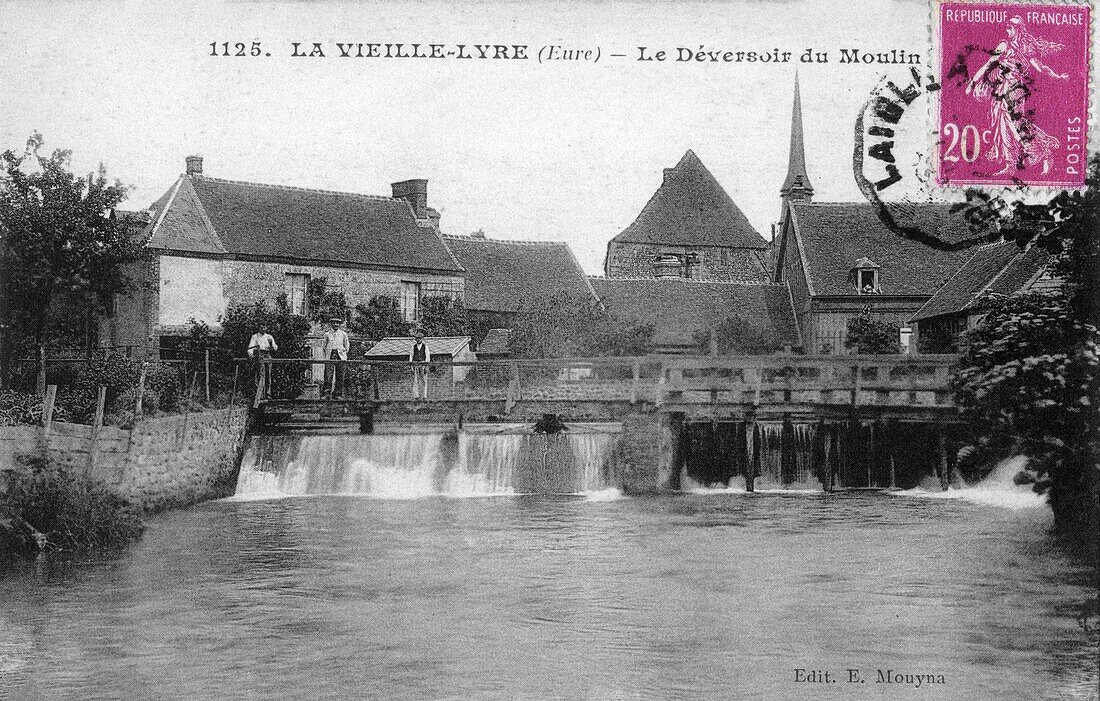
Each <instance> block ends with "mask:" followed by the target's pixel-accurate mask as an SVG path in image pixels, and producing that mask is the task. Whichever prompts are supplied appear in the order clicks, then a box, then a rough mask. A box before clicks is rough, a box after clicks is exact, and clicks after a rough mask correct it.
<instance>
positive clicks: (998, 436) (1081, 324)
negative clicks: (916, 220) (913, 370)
mask: <svg viewBox="0 0 1100 701" xmlns="http://www.w3.org/2000/svg"><path fill="white" fill-rule="evenodd" d="M1086 184H1087V188H1086V189H1085V190H1084V191H1078V192H1065V191H1063V192H1060V193H1058V194H1056V195H1055V196H1054V197H1052V198H1051V199H1050V200H1049V201H1048V202H1045V203H1027V202H1015V203H1011V204H1009V203H1007V202H1006V201H1005V200H1003V199H1001V198H1000V197H993V196H990V195H988V194H986V193H980V192H974V193H969V196H968V200H969V209H968V212H967V215H968V216H969V217H971V218H972V219H975V220H978V221H982V222H984V223H985V224H986V225H987V226H989V227H991V228H993V229H996V230H999V231H1000V232H1001V233H1003V235H1004V237H1005V238H1007V239H1010V240H1015V241H1016V242H1017V243H1018V244H1020V245H1021V246H1025V245H1028V244H1031V245H1034V246H1038V247H1040V248H1042V249H1043V250H1046V251H1048V252H1050V253H1051V254H1052V255H1053V260H1052V263H1051V271H1052V272H1053V273H1054V274H1055V275H1057V276H1058V277H1060V278H1061V279H1062V280H1063V281H1064V283H1063V285H1062V287H1061V290H1060V291H1059V292H1056V293H1046V294H1038V293H1034V292H1025V293H1017V294H1015V295H1011V296H1009V297H1007V298H999V299H986V300H983V301H982V303H981V304H982V309H983V310H984V311H987V314H986V316H985V317H984V319H983V320H982V322H981V323H980V324H979V325H978V326H977V327H976V328H975V329H972V330H971V331H969V332H967V333H966V334H965V335H964V336H963V344H964V349H963V355H962V357H961V358H960V361H959V366H958V370H957V372H956V374H955V376H954V378H953V382H954V385H953V386H954V392H955V397H956V400H957V402H958V404H959V406H960V408H961V410H962V412H963V417H964V418H965V419H966V425H967V426H968V427H969V428H970V429H971V431H972V432H973V434H974V435H973V439H974V442H975V447H977V448H978V450H977V451H976V456H977V457H978V458H983V457H984V458H994V459H995V458H999V457H1003V456H1005V455H1006V454H1009V453H1011V452H1015V453H1023V454H1025V455H1027V456H1028V457H1030V458H1032V461H1031V475H1030V477H1029V479H1031V480H1032V481H1034V483H1035V489H1036V491H1038V492H1040V493H1047V494H1049V502H1050V506H1051V509H1052V510H1053V512H1054V517H1055V522H1056V523H1057V524H1058V525H1059V526H1060V527H1062V528H1063V529H1065V530H1066V531H1069V532H1073V531H1082V532H1085V533H1089V534H1095V533H1097V532H1098V531H1100V465H1098V459H1100V441H1098V439H1097V434H1096V430H1095V427H1096V425H1097V418H1098V417H1097V415H1096V405H1095V403H1096V399H1097V390H1098V379H1100V369H1098V364H1100V334H1098V332H1097V326H1098V324H1097V311H1098V309H1100V305H1098V304H1097V293H1098V291H1100V290H1098V288H1100V286H1098V284H1097V283H1098V280H1097V278H1096V276H1097V274H1098V273H1100V268H1098V265H1097V262H1098V259H1100V237H1097V235H1096V231H1097V229H1098V227H1100V156H1093V158H1092V159H1091V160H1090V162H1089V172H1088V177H1087V178H1086ZM1094 537H1095V536H1094ZM1090 546H1091V547H1093V548H1095V547H1096V541H1095V539H1094V540H1093V541H1092V542H1091V543H1090Z"/></svg>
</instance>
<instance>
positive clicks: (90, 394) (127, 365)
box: [57, 353, 141, 423]
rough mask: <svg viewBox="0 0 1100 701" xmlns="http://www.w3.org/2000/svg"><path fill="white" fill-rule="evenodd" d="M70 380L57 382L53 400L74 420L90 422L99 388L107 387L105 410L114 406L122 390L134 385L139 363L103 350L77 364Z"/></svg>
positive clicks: (139, 369) (138, 372)
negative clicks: (66, 382)
mask: <svg viewBox="0 0 1100 701" xmlns="http://www.w3.org/2000/svg"><path fill="white" fill-rule="evenodd" d="M77 368H78V369H77V371H76V376H75V378H74V379H73V381H72V384H68V385H62V386H59V387H58V389H57V404H58V406H60V407H62V408H63V409H64V410H65V411H66V412H67V413H68V415H69V416H70V418H71V419H72V420H73V421H75V422H77V423H90V422H91V421H92V420H93V418H94V417H95V405H96V399H97V397H98V395H99V388H100V387H101V386H104V387H106V388H107V400H106V405H105V407H104V409H105V411H107V412H110V411H113V410H114V409H116V408H118V407H117V403H118V401H119V398H120V397H121V395H122V394H124V393H126V392H128V391H131V390H133V389H134V387H136V386H137V383H138V379H139V377H140V376H141V364H140V363H138V362H137V361H134V360H133V359H131V358H128V357H126V356H125V355H122V354H121V353H104V354H102V355H100V356H98V357H95V358H92V359H91V360H88V361H87V362H86V363H84V364H82V365H79V366H77Z"/></svg>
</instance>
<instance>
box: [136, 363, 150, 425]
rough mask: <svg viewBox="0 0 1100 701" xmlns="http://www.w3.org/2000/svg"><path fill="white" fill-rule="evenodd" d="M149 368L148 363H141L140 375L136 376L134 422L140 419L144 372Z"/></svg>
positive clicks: (143, 393) (143, 394) (143, 391)
mask: <svg viewBox="0 0 1100 701" xmlns="http://www.w3.org/2000/svg"><path fill="white" fill-rule="evenodd" d="M148 370H149V363H147V362H142V363H141V375H139V376H138V384H137V399H136V400H135V401H134V423H137V422H138V421H141V416H142V413H141V400H142V399H144V398H145V373H146V372H147V371H148Z"/></svg>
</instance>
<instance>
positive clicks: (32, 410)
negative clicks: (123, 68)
mask: <svg viewBox="0 0 1100 701" xmlns="http://www.w3.org/2000/svg"><path fill="white" fill-rule="evenodd" d="M42 412H43V401H42V397H40V396H39V395H37V394H30V393H26V392H15V391H3V392H0V426H16V425H19V424H30V425H33V426H37V425H39V424H41V423H42ZM53 418H54V420H55V421H67V420H68V418H69V417H68V415H67V414H66V412H65V410H64V409H63V408H61V407H55V408H54V413H53Z"/></svg>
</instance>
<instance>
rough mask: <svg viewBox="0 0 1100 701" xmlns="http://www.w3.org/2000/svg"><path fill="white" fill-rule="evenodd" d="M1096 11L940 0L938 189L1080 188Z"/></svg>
mask: <svg viewBox="0 0 1100 701" xmlns="http://www.w3.org/2000/svg"><path fill="white" fill-rule="evenodd" d="M1090 20H1091V17H1090V7H1089V6H1087V5H1073V4H1040V3H1015V2H1001V3H972V2H947V1H945V2H939V3H937V5H936V7H935V21H936V23H937V31H936V34H935V41H936V45H935V53H936V59H937V61H938V78H939V81H940V86H941V90H940V98H939V114H938V124H937V126H938V148H937V156H938V158H937V168H936V179H937V182H938V183H939V184H940V185H997V186H1030V187H1082V186H1084V181H1085V170H1086V168H1085V165H1086V160H1087V158H1086V153H1087V151H1086V137H1087V134H1088V110H1089V76H1090V70H1089V33H1090Z"/></svg>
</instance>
